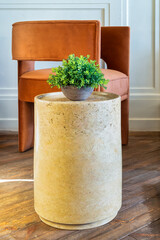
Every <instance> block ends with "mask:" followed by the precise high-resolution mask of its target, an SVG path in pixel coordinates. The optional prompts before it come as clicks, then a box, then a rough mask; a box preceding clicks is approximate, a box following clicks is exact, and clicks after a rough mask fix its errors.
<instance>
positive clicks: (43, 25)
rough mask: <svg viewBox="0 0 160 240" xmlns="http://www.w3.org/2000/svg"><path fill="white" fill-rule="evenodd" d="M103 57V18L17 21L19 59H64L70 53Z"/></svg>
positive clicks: (15, 33)
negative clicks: (101, 38)
mask: <svg viewBox="0 0 160 240" xmlns="http://www.w3.org/2000/svg"><path fill="white" fill-rule="evenodd" d="M72 53H74V54H75V55H76V56H79V55H84V56H87V54H89V55H90V58H91V59H95V60H96V61H97V63H98V62H99V59H100V22H99V21H96V20H95V21H93V20H90V21H81V20H76V21H67V20H65V21H27V22H18V23H15V24H13V29H12V56H13V59H16V60H37V61H38V60H40V61H47V60H48V61H50V60H51V61H61V60H62V59H63V58H67V57H68V55H69V54H72Z"/></svg>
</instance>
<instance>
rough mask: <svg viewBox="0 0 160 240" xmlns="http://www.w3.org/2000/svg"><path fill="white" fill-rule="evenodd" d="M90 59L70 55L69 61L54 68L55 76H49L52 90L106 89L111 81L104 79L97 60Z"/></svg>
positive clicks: (64, 61)
mask: <svg viewBox="0 0 160 240" xmlns="http://www.w3.org/2000/svg"><path fill="white" fill-rule="evenodd" d="M89 57H90V56H89V55H87V57H84V56H82V55H81V56H80V57H76V56H75V55H74V54H71V55H69V56H68V58H67V60H63V61H62V66H59V67H56V68H52V72H53V74H50V75H49V79H48V80H47V82H48V84H49V85H51V88H53V87H54V86H57V87H58V88H60V87H65V86H68V85H72V86H75V87H77V88H82V87H91V88H97V87H98V86H101V87H104V88H105V89H106V86H105V85H107V83H108V82H109V80H106V79H105V78H104V75H103V73H102V72H101V70H100V68H99V65H98V64H96V61H95V60H94V61H93V60H88V59H89Z"/></svg>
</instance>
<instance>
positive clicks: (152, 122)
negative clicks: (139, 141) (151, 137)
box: [129, 118, 160, 132]
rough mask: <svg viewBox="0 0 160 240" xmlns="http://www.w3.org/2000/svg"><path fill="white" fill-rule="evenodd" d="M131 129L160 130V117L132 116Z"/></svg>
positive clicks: (130, 120)
mask: <svg viewBox="0 0 160 240" xmlns="http://www.w3.org/2000/svg"><path fill="white" fill-rule="evenodd" d="M129 130H130V131H147V132H149V131H157V132H159V131H160V118H130V119H129Z"/></svg>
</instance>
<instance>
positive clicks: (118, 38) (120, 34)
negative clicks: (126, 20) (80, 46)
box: [100, 27, 130, 144]
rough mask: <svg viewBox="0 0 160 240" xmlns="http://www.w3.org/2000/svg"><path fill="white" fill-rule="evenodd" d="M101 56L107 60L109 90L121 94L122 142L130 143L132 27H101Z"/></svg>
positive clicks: (106, 71) (106, 76) (105, 71)
mask: <svg viewBox="0 0 160 240" xmlns="http://www.w3.org/2000/svg"><path fill="white" fill-rule="evenodd" d="M101 58H102V59H103V60H104V61H105V62H106V64H107V69H102V72H103V74H104V76H105V78H106V79H109V80H110V81H109V83H108V85H107V90H105V89H104V88H101V89H100V91H103V92H104V91H107V92H113V93H116V94H118V95H120V96H121V131H122V143H123V144H127V143H128V133H129V58H130V28H129V27H102V28H101Z"/></svg>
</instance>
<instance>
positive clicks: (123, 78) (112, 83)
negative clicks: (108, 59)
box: [101, 69, 129, 96]
mask: <svg viewBox="0 0 160 240" xmlns="http://www.w3.org/2000/svg"><path fill="white" fill-rule="evenodd" d="M101 71H102V73H103V74H104V77H105V78H106V79H109V83H108V85H107V90H105V89H104V88H102V87H101V91H102V92H106V91H107V92H111V93H116V94H118V95H120V96H123V95H125V94H128V87H129V84H128V76H127V75H125V74H124V73H121V72H118V71H115V70H111V69H101Z"/></svg>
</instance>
